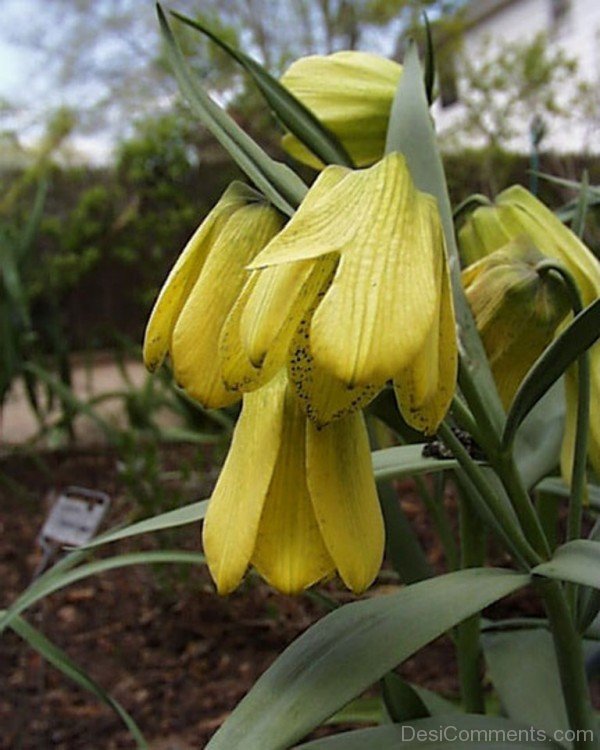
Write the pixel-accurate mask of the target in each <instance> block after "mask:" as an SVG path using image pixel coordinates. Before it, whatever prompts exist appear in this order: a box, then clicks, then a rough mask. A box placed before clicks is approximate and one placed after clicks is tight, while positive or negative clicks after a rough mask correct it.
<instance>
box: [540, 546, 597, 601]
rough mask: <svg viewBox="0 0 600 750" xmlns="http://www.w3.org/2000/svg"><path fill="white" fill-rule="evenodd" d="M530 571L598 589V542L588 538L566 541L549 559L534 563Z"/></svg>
mask: <svg viewBox="0 0 600 750" xmlns="http://www.w3.org/2000/svg"><path fill="white" fill-rule="evenodd" d="M531 572H532V573H534V574H535V575H538V576H544V577H546V578H558V580H559V581H571V583H580V584H583V585H584V586H592V587H593V588H596V589H600V542H595V541H591V540H589V539H576V540H575V541H573V542H567V544H563V545H562V547H559V548H558V549H557V550H556V552H555V553H554V556H553V557H552V559H551V560H548V562H544V563H541V564H540V565H536V567H535V568H533V570H532V571H531Z"/></svg>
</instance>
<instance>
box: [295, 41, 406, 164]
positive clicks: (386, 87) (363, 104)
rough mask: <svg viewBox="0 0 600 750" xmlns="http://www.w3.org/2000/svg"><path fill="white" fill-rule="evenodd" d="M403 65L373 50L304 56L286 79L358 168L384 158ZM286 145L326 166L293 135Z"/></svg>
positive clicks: (300, 158)
mask: <svg viewBox="0 0 600 750" xmlns="http://www.w3.org/2000/svg"><path fill="white" fill-rule="evenodd" d="M401 74H402V66H401V65H398V63H396V62H393V61H392V60H388V59H387V58H385V57H379V56H378V55H373V54H369V53H367V52H335V53H334V54H332V55H326V56H322V55H313V56H310V57H302V58H301V59H300V60H297V61H296V62H295V63H293V64H292V65H291V66H290V68H288V70H287V71H286V72H285V73H284V75H283V77H282V79H281V82H282V83H283V85H284V86H285V87H286V88H288V89H289V90H290V91H291V92H292V94H294V96H296V97H297V98H298V99H299V100H300V101H301V102H302V103H303V104H304V105H305V106H306V107H308V109H310V110H311V111H312V112H313V113H314V114H315V115H316V117H317V119H318V120H320V121H321V122H322V123H323V125H325V126H326V127H327V128H328V129H329V130H330V131H331V132H332V133H333V134H334V135H336V136H337V138H338V139H339V141H340V142H341V144H342V145H343V146H344V147H345V149H346V151H347V152H348V154H349V155H350V156H351V158H352V160H353V161H354V164H355V165H356V166H357V167H363V166H367V165H369V164H373V163H374V162H376V161H378V160H379V159H381V158H382V156H383V152H384V147H385V138H386V132H387V126H388V120H389V116H390V109H391V106H392V101H393V99H394V95H395V93H396V89H397V87H398V82H399V80H400V76H401ZM283 146H284V148H285V149H286V151H288V153H290V154H291V155H292V156H293V157H294V158H295V159H298V161H301V162H303V163H304V164H309V165H310V166H312V167H315V168H317V169H322V168H323V164H322V163H321V161H320V160H319V159H318V158H317V157H316V156H314V154H312V153H311V152H310V151H309V150H308V149H307V148H306V147H305V146H304V145H303V144H302V143H300V141H299V140H298V139H297V138H296V137H295V136H293V135H292V134H291V133H288V134H287V135H285V136H284V138H283Z"/></svg>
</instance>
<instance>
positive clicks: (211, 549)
mask: <svg viewBox="0 0 600 750" xmlns="http://www.w3.org/2000/svg"><path fill="white" fill-rule="evenodd" d="M203 546H204V551H205V554H206V559H207V562H208V566H209V569H210V571H211V574H212V577H213V579H214V580H215V583H216V585H217V588H218V590H219V593H221V594H227V593H229V592H230V591H233V590H234V589H235V588H236V587H237V585H238V584H239V583H240V581H241V580H242V578H243V576H244V574H245V572H246V569H247V567H248V565H249V564H252V565H254V567H255V568H256V569H257V570H258V572H259V573H260V574H261V575H262V576H263V578H265V580H267V581H268V582H269V583H270V584H271V585H272V586H274V587H275V588H277V589H279V590H280V591H282V592H284V593H287V594H294V593H298V592H300V591H302V590H303V589H305V588H307V587H308V586H311V585H312V584H314V583H316V582H318V581H320V580H322V579H323V578H326V577H329V576H331V575H332V574H333V573H334V572H335V570H336V569H337V570H338V571H339V574H340V576H341V578H342V579H343V581H344V583H345V584H346V585H347V586H348V587H349V588H351V589H352V590H353V591H355V592H360V591H363V590H364V589H366V588H367V587H368V586H369V585H370V583H371V582H372V581H373V579H374V578H375V576H376V575H377V572H378V570H379V568H380V566H381V560H382V556H383V546H384V527H383V520H382V517H381V511H380V507H379V502H378V499H377V492H376V489H375V484H374V479H373V472H372V465H371V457H370V452H369V443H368V438H367V434H366V429H365V425H364V421H363V417H362V415H361V414H360V412H355V413H353V414H351V415H350V416H348V417H346V418H344V419H342V420H339V421H338V422H335V423H334V424H331V425H329V426H328V427H325V428H323V429H317V428H316V427H315V426H314V425H313V424H312V423H311V422H310V421H308V420H307V418H306V416H305V415H304V413H303V412H302V410H301V409H300V408H299V405H298V401H297V399H296V397H295V396H294V395H293V393H292V391H291V389H290V387H289V383H288V381H287V377H286V374H285V370H283V371H281V372H280V373H278V375H277V376H276V377H275V378H273V379H272V380H271V381H270V382H269V383H268V384H267V385H266V386H264V387H263V388H260V389H258V390H256V391H254V392H252V393H250V394H247V395H246V396H244V406H243V410H242V414H241V416H240V419H239V421H238V424H237V426H236V429H235V432H234V436H233V441H232V444H231V449H230V451H229V455H228V456H227V460H226V461H225V465H224V467H223V470H222V472H221V475H220V477H219V480H218V482H217V485H216V487H215V490H214V492H213V495H212V498H211V500H210V504H209V508H208V512H207V515H206V518H205V520H204V528H203Z"/></svg>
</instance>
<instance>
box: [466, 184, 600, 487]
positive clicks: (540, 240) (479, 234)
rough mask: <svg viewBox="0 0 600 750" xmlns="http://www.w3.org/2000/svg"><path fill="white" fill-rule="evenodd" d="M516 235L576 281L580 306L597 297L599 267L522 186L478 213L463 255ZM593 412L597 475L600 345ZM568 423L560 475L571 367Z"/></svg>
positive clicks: (569, 443)
mask: <svg viewBox="0 0 600 750" xmlns="http://www.w3.org/2000/svg"><path fill="white" fill-rule="evenodd" d="M518 236H525V237H527V238H528V239H529V240H530V241H531V242H532V243H533V245H535V246H536V247H537V248H538V250H540V251H541V252H542V254H543V255H545V256H547V257H549V258H553V259H554V260H557V261H559V262H560V263H562V264H563V265H564V266H565V267H566V268H567V270H568V271H570V273H571V275H572V276H573V278H574V279H575V281H576V283H577V286H578V287H579V291H580V293H581V296H582V300H583V304H584V305H586V306H587V305H589V304H591V303H592V302H593V301H594V300H595V299H597V298H598V296H600V263H599V262H598V260H597V259H596V258H595V257H594V255H593V254H592V253H591V252H590V250H588V248H587V247H586V246H585V245H584V244H583V242H581V240H580V239H579V238H578V237H577V236H576V235H575V234H573V232H571V230H570V229H568V228H567V227H566V226H565V225H564V224H563V223H562V222H561V221H560V219H558V217H556V216H555V215H554V214H553V213H552V212H551V211H550V210H549V209H548V208H546V206H544V204H543V203H541V202H540V201H539V200H538V199H537V198H535V197H534V196H533V195H532V194H531V193H529V192H528V191H527V190H525V188H523V187H521V186H520V185H514V186H513V187H510V188H508V189H506V190H504V191H503V192H502V193H500V195H498V197H497V198H496V202H495V204H494V205H491V206H482V207H481V208H477V209H476V210H475V211H474V212H473V214H472V215H471V216H470V217H469V219H468V221H467V222H466V223H465V225H464V226H463V228H462V229H461V230H460V232H459V242H460V244H461V256H463V257H465V256H466V257H482V255H485V254H487V253H491V252H493V251H494V250H497V249H498V248H499V247H502V246H503V245H505V244H506V243H507V242H510V241H511V240H512V239H514V238H515V237H518ZM590 366H591V367H590V369H591V411H590V435H589V447H588V457H589V460H590V463H591V464H592V466H593V467H594V470H595V471H596V473H597V474H599V475H600V344H598V343H597V344H595V345H594V346H593V347H592V348H591V349H590ZM566 393H567V423H566V428H565V438H564V440H563V452H562V465H563V473H564V474H569V473H570V472H569V468H568V467H569V466H570V465H571V462H572V455H573V446H574V436H575V424H576V409H575V403H576V393H577V385H576V378H575V373H574V370H573V368H571V369H570V370H569V371H568V372H567V375H566Z"/></svg>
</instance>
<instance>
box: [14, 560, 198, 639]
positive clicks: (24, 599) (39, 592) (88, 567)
mask: <svg viewBox="0 0 600 750" xmlns="http://www.w3.org/2000/svg"><path fill="white" fill-rule="evenodd" d="M155 563H184V564H187V565H200V564H202V563H204V555H201V554H199V553H197V552H179V551H168V550H158V551H152V552H132V553H130V554H126V555H117V556H115V557H109V558H107V559H106V560H97V561H95V562H91V563H87V564H85V565H80V566H79V567H78V568H73V569H71V570H67V571H65V572H63V573H61V574H60V575H53V576H49V577H47V578H44V580H43V582H42V581H41V580H40V581H38V582H37V585H32V586H30V587H29V588H28V589H25V591H24V592H23V593H22V594H21V596H20V597H19V598H18V599H17V600H16V601H15V602H14V604H13V605H12V606H11V607H9V608H8V609H7V610H6V611H5V613H4V614H3V615H2V616H1V617H0V632H2V630H4V629H5V628H6V627H7V626H9V625H10V624H11V623H12V622H13V621H14V619H15V617H16V616H17V615H20V614H21V612H24V611H25V610H26V609H27V608H28V607H31V606H32V605H33V604H35V603H36V602H38V601H40V599H43V598H44V597H46V596H48V595H49V594H53V593H54V592H55V591H59V590H60V589H63V588H65V587H66V586H70V585H71V584H72V583H76V582H77V581H81V580H82V579H83V578H88V577H89V576H92V575H97V574H98V573H105V572H107V571H109V570H114V569H115V568H124V567H127V566H129V565H150V564H155ZM40 584H41V585H40Z"/></svg>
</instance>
